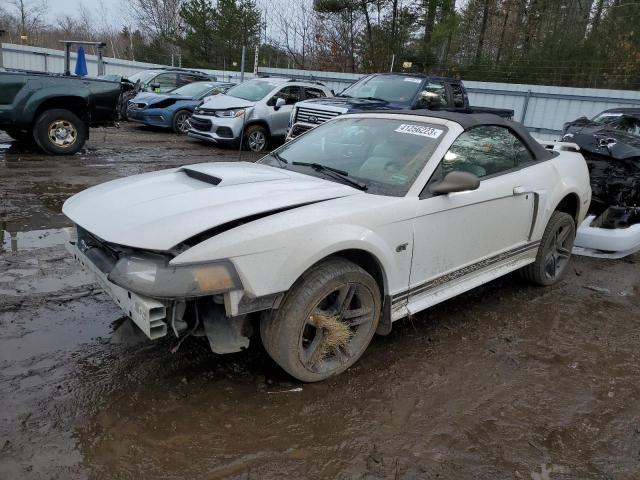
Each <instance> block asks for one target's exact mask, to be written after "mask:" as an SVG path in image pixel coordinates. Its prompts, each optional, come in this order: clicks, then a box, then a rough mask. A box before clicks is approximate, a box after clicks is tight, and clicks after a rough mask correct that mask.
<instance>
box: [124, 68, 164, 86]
mask: <svg viewBox="0 0 640 480" xmlns="http://www.w3.org/2000/svg"><path fill="white" fill-rule="evenodd" d="M157 74H158V72H156V71H155V70H143V71H142V72H138V73H134V74H133V75H131V76H129V77H128V78H129V81H131V82H133V83H136V82H137V81H138V80H140V83H141V84H142V85H146V84H147V83H149V82H150V81H151V79H152V78H153V77H155V76H156V75H157Z"/></svg>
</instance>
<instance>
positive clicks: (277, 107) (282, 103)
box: [273, 97, 287, 110]
mask: <svg viewBox="0 0 640 480" xmlns="http://www.w3.org/2000/svg"><path fill="white" fill-rule="evenodd" d="M286 104H287V101H286V100H285V99H284V98H282V97H278V98H277V99H276V104H275V105H274V106H273V109H274V110H280V107H284V106H285V105H286Z"/></svg>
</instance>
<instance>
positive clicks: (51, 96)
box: [0, 71, 122, 155]
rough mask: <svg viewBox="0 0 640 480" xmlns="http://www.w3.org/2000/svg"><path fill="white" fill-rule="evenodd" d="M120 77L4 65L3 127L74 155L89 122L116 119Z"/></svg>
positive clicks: (0, 81) (0, 92)
mask: <svg viewBox="0 0 640 480" xmlns="http://www.w3.org/2000/svg"><path fill="white" fill-rule="evenodd" d="M121 88H122V87H121V83H120V82H114V81H107V80H99V79H87V78H80V77H71V76H64V75H52V74H46V73H36V72H13V71H0V130H4V131H5V132H7V134H9V136H10V137H13V138H14V139H16V140H18V141H24V142H29V143H32V144H35V145H36V146H38V147H39V148H40V149H42V150H43V151H45V152H47V153H51V154H54V155H72V154H74V153H76V152H77V151H78V150H80V149H81V148H82V146H83V145H84V143H85V141H86V140H87V139H88V138H89V127H96V126H101V125H108V124H113V123H114V122H115V120H116V118H117V106H118V98H119V97H120V93H121Z"/></svg>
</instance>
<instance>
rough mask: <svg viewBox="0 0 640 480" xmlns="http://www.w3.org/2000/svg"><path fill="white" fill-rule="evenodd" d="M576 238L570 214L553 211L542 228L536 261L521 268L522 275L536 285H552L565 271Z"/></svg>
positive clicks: (573, 222)
mask: <svg viewBox="0 0 640 480" xmlns="http://www.w3.org/2000/svg"><path fill="white" fill-rule="evenodd" d="M575 238H576V224H575V221H574V220H573V218H572V217H571V215H569V214H567V213H564V212H553V214H552V215H551V218H550V219H549V223H548V224H547V228H545V230H544V234H543V235H542V240H541V241H540V247H539V248H538V254H537V255H536V261H535V262H534V263H532V264H530V265H527V266H526V267H524V268H523V269H522V270H521V273H522V276H523V277H524V278H525V279H526V280H528V281H530V282H532V283H535V284H537V285H543V286H547V285H553V284H554V283H556V282H558V281H559V280H560V279H561V278H562V276H563V275H564V274H565V272H566V271H567V266H568V265H569V260H570V259H571V249H572V248H573V241H574V240H575Z"/></svg>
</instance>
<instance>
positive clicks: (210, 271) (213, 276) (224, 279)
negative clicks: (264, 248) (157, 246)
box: [108, 253, 242, 298]
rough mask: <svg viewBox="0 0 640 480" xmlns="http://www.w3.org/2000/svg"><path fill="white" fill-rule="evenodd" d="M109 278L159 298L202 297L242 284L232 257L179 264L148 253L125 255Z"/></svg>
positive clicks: (117, 283) (133, 289)
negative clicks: (199, 262) (185, 264)
mask: <svg viewBox="0 0 640 480" xmlns="http://www.w3.org/2000/svg"><path fill="white" fill-rule="evenodd" d="M108 278H109V280H110V281H111V282H113V283H115V284H116V285H119V286H120V287H122V288H124V289H125V290H130V291H132V292H135V293H139V294H141V295H146V296H149V297H156V298H189V297H202V296H206V295H214V294H216V293H222V292H228V291H230V290H237V289H239V288H241V286H242V285H241V283H240V278H239V277H238V273H237V272H236V270H235V268H234V266H233V264H232V263H231V262H230V261H228V260H221V261H216V262H211V263H205V264H197V265H187V266H179V267H176V266H173V265H169V263H168V261H167V258H166V257H163V256H162V255H155V254H144V253H139V254H132V255H129V256H126V257H122V258H121V259H120V260H118V262H117V263H116V265H115V266H114V267H113V269H112V270H111V272H110V273H109V276H108Z"/></svg>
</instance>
